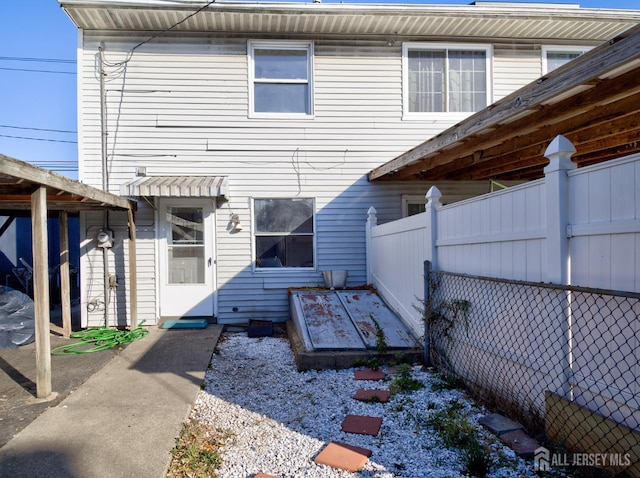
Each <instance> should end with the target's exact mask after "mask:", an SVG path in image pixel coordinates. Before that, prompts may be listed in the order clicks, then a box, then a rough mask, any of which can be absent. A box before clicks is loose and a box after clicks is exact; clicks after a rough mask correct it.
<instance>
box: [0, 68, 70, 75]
mask: <svg viewBox="0 0 640 478" xmlns="http://www.w3.org/2000/svg"><path fill="white" fill-rule="evenodd" d="M0 70H9V71H29V72H31V73H58V74H62V75H75V74H76V72H75V71H54V70H30V69H28V68H6V67H0Z"/></svg>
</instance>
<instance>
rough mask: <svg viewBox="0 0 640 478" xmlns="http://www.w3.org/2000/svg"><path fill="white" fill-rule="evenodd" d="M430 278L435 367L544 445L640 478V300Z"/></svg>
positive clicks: (433, 274) (439, 275)
mask: <svg viewBox="0 0 640 478" xmlns="http://www.w3.org/2000/svg"><path fill="white" fill-rule="evenodd" d="M427 280H428V283H427V285H428V292H429V294H428V297H429V299H428V300H427V303H426V314H425V316H426V317H425V318H426V322H427V327H428V334H427V336H428V348H429V350H428V353H429V357H430V360H431V362H432V365H434V366H435V367H436V368H438V369H439V370H440V372H441V373H443V374H444V375H446V376H449V377H450V378H456V379H459V380H461V381H462V382H463V383H464V384H465V386H466V387H467V388H468V389H469V390H470V391H471V393H472V394H474V395H475V396H476V397H477V398H479V399H481V400H482V401H483V402H484V403H486V404H487V405H488V407H489V408H490V409H492V410H494V411H497V412H499V413H502V414H504V415H506V416H508V417H510V418H512V419H515V420H517V421H519V422H520V423H521V424H522V425H524V426H525V427H526V428H527V430H528V431H529V433H530V434H532V435H534V436H536V437H537V438H539V439H541V440H542V441H543V443H545V444H546V445H547V446H554V447H562V449H564V450H568V451H572V452H578V453H591V454H609V456H613V455H615V456H625V457H628V459H629V460H630V462H631V463H617V464H616V463H609V465H614V466H613V468H614V469H616V467H615V465H619V466H618V471H621V470H622V469H624V470H625V473H630V475H631V476H640V360H639V358H640V294H636V293H623V292H615V291H609V290H598V289H588V288H582V287H571V286H555V285H548V284H542V283H528V282H522V281H508V280H501V279H493V278H483V277H474V276H469V275H463V274H454V273H448V272H442V271H429V272H428V274H427ZM623 465H624V466H623ZM629 465H630V466H629Z"/></svg>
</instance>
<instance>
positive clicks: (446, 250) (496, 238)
mask: <svg viewBox="0 0 640 478" xmlns="http://www.w3.org/2000/svg"><path fill="white" fill-rule="evenodd" d="M545 199H546V196H545V185H544V181H543V180H539V181H532V182H530V183H527V184H523V185H520V186H514V187H512V188H509V189H507V190H504V191H500V192H496V193H492V194H489V195H484V196H480V197H477V198H473V199H468V200H466V201H462V202H459V203H454V204H451V205H448V206H444V207H442V208H441V209H440V210H438V216H437V234H438V237H437V240H436V247H437V267H438V269H443V270H448V271H452V272H465V273H468V274H481V275H484V276H489V277H506V278H509V279H519V280H532V281H539V280H542V278H543V277H544V275H545V264H546V263H545V261H544V254H543V250H544V240H545V238H546V233H545V228H546V213H545V211H546V206H545V204H546V203H545Z"/></svg>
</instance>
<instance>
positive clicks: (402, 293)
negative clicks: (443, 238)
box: [370, 213, 429, 337]
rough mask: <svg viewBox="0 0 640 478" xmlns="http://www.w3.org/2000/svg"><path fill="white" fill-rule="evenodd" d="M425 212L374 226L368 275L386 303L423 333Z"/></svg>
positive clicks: (415, 330)
mask: <svg viewBox="0 0 640 478" xmlns="http://www.w3.org/2000/svg"><path fill="white" fill-rule="evenodd" d="M425 216H426V213H422V214H416V215H414V216H410V217H407V218H404V219H402V220H399V221H394V222H393V223H386V224H381V225H379V226H376V227H374V228H373V229H372V232H371V251H370V255H371V260H372V262H371V264H372V268H371V276H372V277H371V279H372V283H373V285H374V287H376V289H378V290H379V291H380V292H381V294H382V296H383V297H384V299H385V301H386V302H387V304H388V305H389V306H390V307H391V308H392V309H394V310H395V311H396V312H397V313H398V314H400V316H401V317H402V318H403V319H404V320H405V322H406V323H407V324H408V325H409V326H410V327H411V328H412V330H413V331H414V332H415V334H416V336H418V337H421V336H422V335H423V334H424V324H423V322H422V315H421V313H420V311H419V310H418V309H417V307H420V306H421V304H422V302H423V301H424V271H423V270H422V268H423V263H424V260H425V258H426V254H427V252H426V248H427V234H428V233H429V231H428V227H427V220H426V217H425Z"/></svg>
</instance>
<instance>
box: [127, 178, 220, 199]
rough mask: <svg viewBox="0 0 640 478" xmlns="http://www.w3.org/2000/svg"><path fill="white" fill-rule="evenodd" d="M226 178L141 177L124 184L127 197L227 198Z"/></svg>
mask: <svg viewBox="0 0 640 478" xmlns="http://www.w3.org/2000/svg"><path fill="white" fill-rule="evenodd" d="M228 186H229V183H228V178H227V176H143V177H139V178H136V179H134V180H132V181H128V182H126V183H124V184H123V185H122V186H121V187H120V194H121V195H123V196H128V197H182V198H203V197H222V198H225V199H227V198H228Z"/></svg>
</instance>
